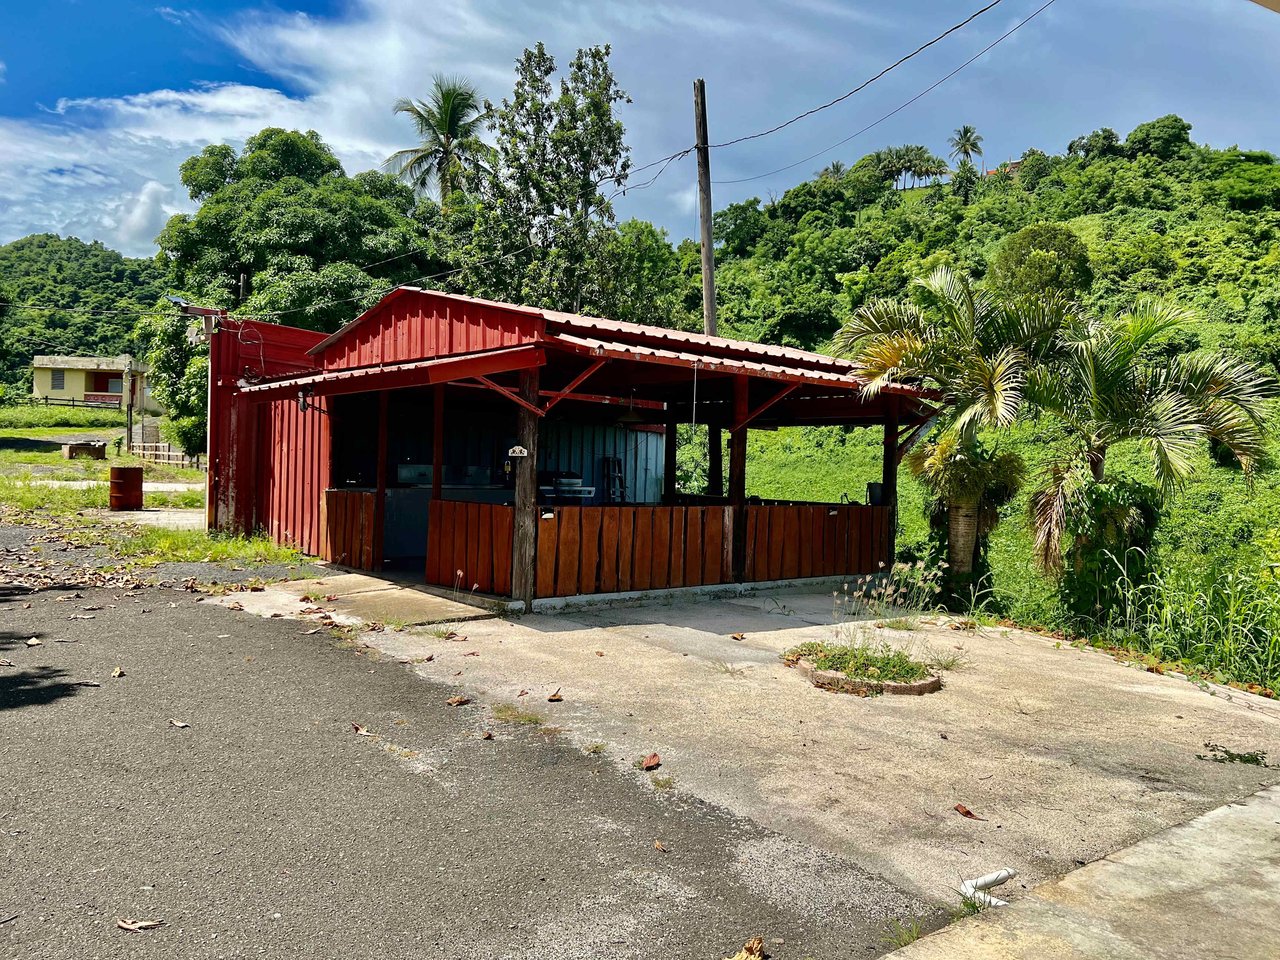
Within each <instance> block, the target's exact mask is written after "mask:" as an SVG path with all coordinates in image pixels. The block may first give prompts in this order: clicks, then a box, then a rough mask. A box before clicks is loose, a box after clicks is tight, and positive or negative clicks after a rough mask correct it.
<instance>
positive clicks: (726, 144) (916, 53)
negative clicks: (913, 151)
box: [710, 0, 1004, 150]
mask: <svg viewBox="0 0 1280 960" xmlns="http://www.w3.org/2000/svg"><path fill="white" fill-rule="evenodd" d="M1003 2H1004V0H991V2H990V3H988V4H987V5H986V6H985V7H983V8H981V9H980V10H977V11H975V12H974V13H971V14H970V15H969V16H968V17H966V18H965V19H964V20H961V21H960V22H959V23H957V24H956V25H955V26H953V27H949V28H947V29H946V30H944V31H943V32H942V33H940V34H938V35H937V36H936V37H934V38H933V39H932V40H930V41H929V42H928V43H925V44H922V45H921V46H919V47H916V49H915V50H913V51H911V52H910V53H908V54H907V55H906V56H905V57H902V58H901V59H900V60H897V61H896V62H894V63H891V64H890V65H889V66H887V67H885V68H884V69H883V70H881V71H880V72H879V73H877V74H876V75H875V76H874V77H872V78H871V79H869V80H865V81H863V82H862V83H860V84H858V86H856V87H854V88H853V89H852V90H850V91H849V92H848V93H842V94H841V95H840V96H838V97H836V98H835V99H834V100H828V101H827V102H826V103H824V104H822V105H820V106H817V107H814V108H813V109H811V110H806V111H805V112H804V113H801V114H798V115H797V116H794V117H792V118H791V119H790V120H785V121H783V122H782V123H779V124H778V125H777V126H773V127H770V128H769V129H768V130H761V131H760V132H759V133H752V134H748V135H747V136H745V137H737V138H736V139H734V140H726V141H725V142H724V143H713V144H710V148H711V149H713V150H714V149H717V148H719V147H731V146H733V145H734V144H735V143H744V142H746V141H747V140H758V139H760V138H761V137H767V136H769V134H771V133H777V132H778V131H779V130H782V129H783V128H785V127H789V126H791V124H793V123H796V122H798V121H800V120H803V119H804V118H805V117H811V116H813V115H814V114H815V113H819V112H821V111H823V110H826V109H827V108H829V107H834V106H835V105H836V104H837V103H841V102H843V101H845V100H848V99H849V98H850V97H852V96H853V95H854V94H855V93H858V92H860V91H862V90H865V89H866V88H867V87H869V86H871V84H873V83H875V82H876V81H877V80H879V79H880V78H881V77H883V76H884V75H885V74H887V73H889V72H891V71H893V70H896V69H897V68H898V67H900V66H902V65H903V64H904V63H906V62H907V61H908V60H910V59H912V58H913V57H916V56H919V55H920V54H921V53H923V52H924V51H926V50H928V49H929V48H930V47H932V46H933V45H934V44H936V43H939V42H941V41H942V40H945V39H946V38H947V37H949V36H951V34H953V33H955V32H956V31H957V30H962V29H964V28H965V27H967V26H968V25H969V24H971V23H973V21H975V20H977V19H978V18H979V17H980V16H982V15H983V14H984V13H986V12H987V11H988V10H991V9H992V8H993V7H997V6H999V5H1000V4H1001V3H1003Z"/></svg>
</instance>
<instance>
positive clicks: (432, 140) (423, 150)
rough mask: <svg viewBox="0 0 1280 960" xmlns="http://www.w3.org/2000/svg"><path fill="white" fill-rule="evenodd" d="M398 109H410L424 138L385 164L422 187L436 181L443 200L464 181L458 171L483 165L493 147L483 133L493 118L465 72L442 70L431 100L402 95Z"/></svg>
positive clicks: (420, 138) (424, 188) (396, 111)
mask: <svg viewBox="0 0 1280 960" xmlns="http://www.w3.org/2000/svg"><path fill="white" fill-rule="evenodd" d="M394 112H395V113H404V114H408V115H409V117H410V118H411V119H412V120H413V125H414V127H415V129H416V130H417V134H418V140H419V143H418V145H417V146H416V147H409V148H407V149H405V150H397V151H396V152H395V153H393V154H392V155H391V156H389V157H387V159H386V161H385V162H384V163H383V166H384V167H388V168H390V169H393V170H394V171H395V172H396V174H397V176H400V177H403V178H404V179H405V180H406V181H408V182H409V183H411V184H413V186H414V187H415V188H416V189H418V190H426V189H428V188H429V187H430V186H431V184H432V183H433V182H434V183H435V185H436V187H437V188H438V189H439V191H440V203H441V205H442V206H443V205H444V204H445V203H446V202H447V201H448V199H449V195H450V194H451V193H453V191H454V190H455V189H456V188H457V186H458V175H459V174H460V173H461V172H463V171H466V170H469V169H470V170H474V169H477V168H479V167H481V166H483V163H484V160H485V157H486V156H487V154H488V152H489V148H488V146H487V145H486V144H485V143H484V141H483V140H481V139H480V132H481V130H482V129H483V127H484V125H485V123H486V122H487V121H488V114H487V113H486V112H485V110H484V104H483V102H482V101H481V99H480V94H479V93H477V92H476V88H475V87H474V86H472V84H471V83H470V81H468V80H466V79H464V78H461V77H445V76H442V75H440V74H437V75H436V76H434V77H432V78H431V92H430V93H428V94H427V98H426V99H425V100H410V99H409V98H407V97H401V98H400V99H399V100H397V101H396V102H395V107H394Z"/></svg>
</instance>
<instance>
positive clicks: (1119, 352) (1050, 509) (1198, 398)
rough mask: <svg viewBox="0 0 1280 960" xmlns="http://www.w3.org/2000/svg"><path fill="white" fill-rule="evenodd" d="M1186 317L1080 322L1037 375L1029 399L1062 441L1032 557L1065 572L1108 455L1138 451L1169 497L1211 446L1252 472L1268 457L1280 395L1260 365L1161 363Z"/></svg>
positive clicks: (1144, 306) (1041, 501)
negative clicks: (1071, 542)
mask: <svg viewBox="0 0 1280 960" xmlns="http://www.w3.org/2000/svg"><path fill="white" fill-rule="evenodd" d="M1194 319H1195V318H1194V314H1192V313H1191V312H1190V311H1188V310H1185V309H1183V308H1179V307H1174V306H1171V305H1168V304H1162V303H1159V302H1156V301H1146V302H1142V303H1139V304H1138V305H1136V306H1134V307H1133V308H1131V309H1130V310H1127V311H1125V312H1124V313H1122V314H1120V315H1119V316H1116V317H1114V318H1097V317H1089V316H1075V317H1072V318H1070V319H1069V321H1068V322H1067V323H1066V324H1065V325H1064V327H1063V330H1062V334H1061V338H1060V344H1059V349H1058V350H1057V351H1056V352H1055V355H1054V357H1053V361H1052V363H1051V364H1047V365H1045V366H1043V367H1041V368H1039V369H1037V370H1033V371H1032V372H1031V373H1030V374H1029V376H1028V378H1027V382H1026V391H1025V393H1026V397H1027V399H1028V400H1029V401H1030V403H1031V404H1032V405H1033V406H1034V407H1035V408H1036V409H1037V410H1038V411H1040V412H1042V413H1043V414H1045V415H1047V416H1048V417H1051V418H1052V419H1054V420H1055V421H1057V423H1058V425H1059V427H1060V428H1061V429H1062V431H1063V433H1064V434H1065V436H1066V443H1065V446H1064V449H1062V450H1061V451H1060V453H1059V455H1058V457H1057V458H1056V459H1055V460H1054V461H1053V462H1052V463H1051V464H1050V465H1049V466H1048V467H1047V468H1046V470H1045V471H1044V473H1043V475H1042V477H1041V480H1040V483H1039V485H1038V488H1037V489H1036V491H1035V493H1034V495H1033V497H1032V504H1031V505H1032V520H1033V525H1034V530H1035V550H1036V557H1037V559H1038V560H1039V562H1040V564H1041V565H1042V566H1043V567H1044V568H1045V569H1046V570H1049V571H1052V572H1057V571H1061V569H1062V563H1063V556H1062V539H1063V535H1064V533H1065V532H1066V531H1067V529H1068V527H1069V525H1070V524H1071V523H1072V522H1073V520H1077V518H1076V517H1073V514H1075V515H1078V514H1080V513H1082V512H1084V510H1085V509H1086V507H1087V499H1086V492H1087V488H1088V485H1089V484H1090V483H1102V482H1104V481H1105V480H1106V479H1107V470H1106V465H1107V456H1108V454H1109V452H1110V451H1111V450H1112V449H1113V448H1114V447H1116V446H1118V445H1121V444H1136V445H1138V446H1139V447H1140V448H1141V449H1142V450H1143V451H1144V452H1145V454H1146V457H1147V459H1148V460H1149V462H1150V464H1151V470H1152V473H1153V475H1154V476H1155V479H1156V483H1157V484H1158V485H1159V487H1160V489H1161V491H1162V492H1163V493H1164V494H1166V495H1167V494H1169V493H1172V492H1173V491H1174V490H1176V489H1178V488H1179V487H1181V486H1182V485H1184V484H1185V483H1186V482H1187V480H1188V479H1189V478H1190V477H1191V475H1192V472H1193V470H1194V466H1195V461H1196V459H1197V457H1198V456H1200V455H1201V454H1202V451H1203V448H1204V446H1205V441H1210V440H1211V441H1215V442H1216V443H1217V444H1220V445H1221V447H1222V448H1223V449H1225V450H1228V451H1230V452H1231V454H1232V455H1233V456H1234V457H1235V458H1236V459H1237V460H1238V461H1239V463H1240V464H1241V466H1242V467H1243V468H1244V470H1245V472H1246V473H1251V472H1252V471H1253V469H1254V467H1255V466H1256V464H1257V463H1258V460H1259V459H1260V458H1261V457H1262V455H1263V451H1264V439H1265V428H1264V423H1265V417H1266V412H1267V411H1266V404H1267V403H1268V402H1269V401H1270V400H1272V399H1274V398H1276V397H1277V396H1278V395H1280V391H1278V389H1277V384H1276V381H1275V380H1274V379H1273V378H1272V377H1270V376H1268V375H1266V374H1264V373H1263V372H1262V371H1261V370H1260V369H1259V368H1258V367H1257V366H1255V365H1254V364H1253V363H1250V362H1248V361H1246V360H1241V359H1238V358H1235V357H1232V356H1229V355H1226V354H1223V353H1211V352H1196V353H1180V354H1177V355H1174V356H1168V357H1161V356H1160V355H1159V352H1158V348H1159V345H1160V343H1161V342H1162V341H1164V340H1167V339H1168V338H1170V337H1171V336H1172V335H1173V334H1174V333H1176V332H1177V331H1179V330H1181V329H1183V328H1185V327H1186V326H1188V325H1189V324H1191V323H1192V322H1193V321H1194Z"/></svg>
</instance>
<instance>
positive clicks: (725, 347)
mask: <svg viewBox="0 0 1280 960" xmlns="http://www.w3.org/2000/svg"><path fill="white" fill-rule="evenodd" d="M542 315H543V316H544V317H545V318H546V320H547V323H548V325H549V326H548V332H551V331H552V330H553V329H554V328H555V327H558V326H564V327H566V328H570V329H573V330H575V331H592V330H595V331H600V332H602V333H612V334H616V335H619V336H622V337H626V338H634V339H637V340H641V339H643V340H649V341H653V342H658V343H672V344H684V345H688V346H698V347H701V348H702V350H701V351H699V352H700V354H701V353H704V352H709V351H717V352H724V353H745V354H750V355H752V356H761V357H768V358H771V359H776V360H791V361H794V362H795V363H798V364H802V365H805V366H820V367H823V368H825V369H830V370H836V371H840V372H842V373H847V374H850V375H852V374H853V373H854V365H853V364H852V363H850V362H849V361H848V360H841V359H840V358H838V357H829V356H827V355H825V354H822V353H813V352H812V351H809V350H799V349H796V348H795V347H779V346H774V345H772V344H767V343H755V342H753V341H751V340H730V339H729V338H728V337H713V336H708V335H707V334H705V333H691V332H689V331H687V330H673V329H670V328H668V327H650V326H644V325H642V324H638V323H626V322H625V321H622V320H605V319H602V318H600V317H588V316H583V315H582V314H577V313H561V312H559V311H557V310H543V311H542Z"/></svg>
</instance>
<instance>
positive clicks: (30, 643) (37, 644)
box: [27, 637, 44, 647]
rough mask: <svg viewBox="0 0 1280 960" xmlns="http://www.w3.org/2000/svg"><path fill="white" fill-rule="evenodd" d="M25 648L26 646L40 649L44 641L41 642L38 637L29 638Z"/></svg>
mask: <svg viewBox="0 0 1280 960" xmlns="http://www.w3.org/2000/svg"><path fill="white" fill-rule="evenodd" d="M27 646H28V647H42V646H44V641H43V640H41V639H40V638H39V637H31V638H30V639H29V640H28V641H27Z"/></svg>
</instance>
